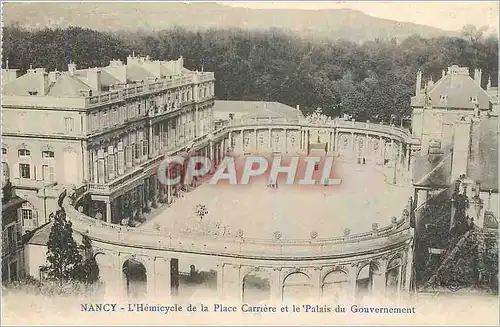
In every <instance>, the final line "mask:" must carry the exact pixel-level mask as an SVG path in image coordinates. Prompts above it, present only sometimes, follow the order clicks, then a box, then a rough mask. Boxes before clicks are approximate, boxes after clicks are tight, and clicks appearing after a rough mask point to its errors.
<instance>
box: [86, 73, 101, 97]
mask: <svg viewBox="0 0 500 327" xmlns="http://www.w3.org/2000/svg"><path fill="white" fill-rule="evenodd" d="M87 79H88V82H89V86H90V87H91V88H92V90H94V91H95V92H97V93H100V92H101V88H102V80H101V70H100V69H99V68H92V69H89V70H88V72H87Z"/></svg>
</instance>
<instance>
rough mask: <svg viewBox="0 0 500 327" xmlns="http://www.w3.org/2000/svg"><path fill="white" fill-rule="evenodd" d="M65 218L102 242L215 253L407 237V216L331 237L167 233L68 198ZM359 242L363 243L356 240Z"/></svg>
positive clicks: (334, 249)
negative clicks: (106, 217)
mask: <svg viewBox="0 0 500 327" xmlns="http://www.w3.org/2000/svg"><path fill="white" fill-rule="evenodd" d="M63 207H64V208H65V210H66V212H67V214H68V218H69V219H70V220H71V221H72V223H73V228H74V229H75V230H77V231H79V232H81V233H84V234H88V235H91V236H92V238H94V239H96V240H99V241H102V242H113V243H115V244H123V245H124V246H128V245H130V244H133V245H134V246H143V247H147V248H152V249H163V250H172V249H173V250H177V251H187V250H189V251H199V252H200V253H217V254H228V255H243V256H244V255H248V256H251V255H259V254H261V255H265V256H270V255H271V256H272V255H277V256H290V257H295V258H296V257H301V256H311V255H322V254H323V255H331V254H335V253H341V252H344V251H347V252H356V251H365V250H369V249H371V248H377V247H379V246H382V245H387V238H390V239H391V241H393V242H395V243H399V242H403V241H406V240H408V239H409V237H411V234H410V231H409V219H408V217H407V216H403V217H401V219H399V220H393V222H392V223H391V224H390V225H388V226H384V227H381V228H375V229H372V231H370V232H365V233H359V234H353V235H344V236H339V237H331V238H317V239H294V240H286V239H284V240H272V239H255V238H245V237H237V236H234V237H220V236H217V237H213V236H212V237H210V236H203V235H197V234H189V233H181V232H179V233H178V234H176V235H169V234H166V233H163V232H161V231H157V230H153V229H143V228H130V227H127V226H120V225H115V224H111V223H106V222H104V221H102V220H97V219H94V218H91V217H88V216H86V215H84V214H83V213H82V212H80V211H78V210H76V209H75V207H74V206H73V203H71V199H69V198H68V197H66V198H65V199H64V201H63ZM360 242H363V243H360Z"/></svg>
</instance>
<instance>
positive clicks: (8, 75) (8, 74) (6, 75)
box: [2, 69, 19, 84]
mask: <svg viewBox="0 0 500 327" xmlns="http://www.w3.org/2000/svg"><path fill="white" fill-rule="evenodd" d="M18 77H19V69H2V83H4V84H5V83H9V82H12V81H13V80H15V79H16V78H18Z"/></svg>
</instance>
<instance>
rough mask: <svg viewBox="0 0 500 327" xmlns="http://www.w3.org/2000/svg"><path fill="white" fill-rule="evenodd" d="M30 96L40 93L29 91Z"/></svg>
mask: <svg viewBox="0 0 500 327" xmlns="http://www.w3.org/2000/svg"><path fill="white" fill-rule="evenodd" d="M28 93H29V95H37V94H38V91H28Z"/></svg>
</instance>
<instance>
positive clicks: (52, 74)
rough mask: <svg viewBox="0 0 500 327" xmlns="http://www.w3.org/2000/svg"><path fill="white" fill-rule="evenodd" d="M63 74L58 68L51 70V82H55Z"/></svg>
mask: <svg viewBox="0 0 500 327" xmlns="http://www.w3.org/2000/svg"><path fill="white" fill-rule="evenodd" d="M59 76H61V73H60V72H58V71H57V70H55V71H53V72H50V73H49V83H54V82H56V81H57V79H58V78H59Z"/></svg>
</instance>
